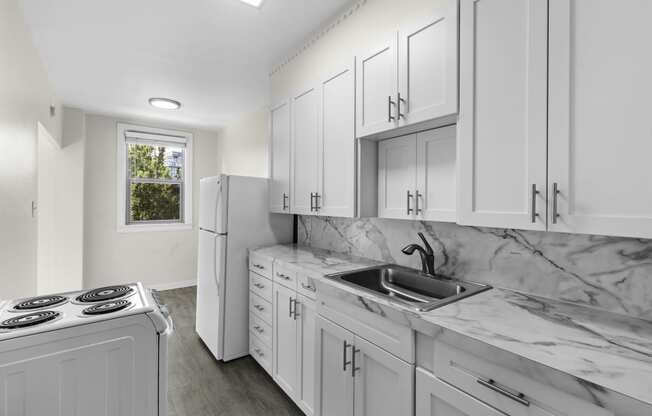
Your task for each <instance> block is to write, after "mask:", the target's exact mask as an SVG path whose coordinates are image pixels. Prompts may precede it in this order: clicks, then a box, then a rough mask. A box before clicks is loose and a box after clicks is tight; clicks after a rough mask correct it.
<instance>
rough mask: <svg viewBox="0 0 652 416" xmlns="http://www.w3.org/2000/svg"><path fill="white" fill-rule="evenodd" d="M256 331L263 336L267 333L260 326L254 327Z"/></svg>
mask: <svg viewBox="0 0 652 416" xmlns="http://www.w3.org/2000/svg"><path fill="white" fill-rule="evenodd" d="M254 329H255V330H256V332H258V333H259V334H262V333H263V332H265V330H264V329H263V328H261V327H260V326H258V325H256V326H255V327H254Z"/></svg>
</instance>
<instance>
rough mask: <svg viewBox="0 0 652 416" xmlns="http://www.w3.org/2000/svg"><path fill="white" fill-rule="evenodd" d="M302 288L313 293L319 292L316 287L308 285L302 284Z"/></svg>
mask: <svg viewBox="0 0 652 416" xmlns="http://www.w3.org/2000/svg"><path fill="white" fill-rule="evenodd" d="M301 287H302V288H304V289H306V290H309V291H311V292H316V291H317V289H315V287H314V286H311V285H307V284H305V283H301Z"/></svg>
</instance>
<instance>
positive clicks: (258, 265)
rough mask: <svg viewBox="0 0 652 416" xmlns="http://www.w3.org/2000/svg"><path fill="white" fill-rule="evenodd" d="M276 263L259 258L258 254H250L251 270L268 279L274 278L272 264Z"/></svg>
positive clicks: (265, 258)
mask: <svg viewBox="0 0 652 416" xmlns="http://www.w3.org/2000/svg"><path fill="white" fill-rule="evenodd" d="M273 263H274V262H273V261H272V260H271V259H268V258H267V257H263V256H258V255H256V253H251V254H249V270H251V271H254V272H256V273H258V274H259V275H261V276H265V277H266V278H268V279H271V278H272V269H273V267H272V264H273Z"/></svg>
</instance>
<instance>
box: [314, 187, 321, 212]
mask: <svg viewBox="0 0 652 416" xmlns="http://www.w3.org/2000/svg"><path fill="white" fill-rule="evenodd" d="M320 198H321V195H319V192H315V211H319V210H320V209H321V207H320V206H319V199H320Z"/></svg>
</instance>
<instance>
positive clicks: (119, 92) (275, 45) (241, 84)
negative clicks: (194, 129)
mask: <svg viewBox="0 0 652 416" xmlns="http://www.w3.org/2000/svg"><path fill="white" fill-rule="evenodd" d="M21 3H22V7H23V13H24V15H25V20H26V22H27V24H28V26H29V28H30V29H31V31H32V34H33V37H34V43H35V44H36V47H37V49H38V50H39V53H40V54H41V57H42V59H43V61H44V63H45V66H46V68H47V71H48V74H49V76H50V80H51V82H52V84H53V86H54V88H55V90H56V92H57V93H58V95H59V97H60V98H61V99H62V100H63V102H64V103H65V104H66V105H68V106H73V107H77V108H82V109H84V110H87V111H90V112H99V113H105V114H115V115H121V116H130V117H145V118H154V119H161V120H168V121H173V122H178V123H183V124H188V125H194V126H198V127H203V128H216V127H220V126H222V125H224V123H226V122H228V121H230V120H233V118H235V117H237V116H238V115H240V114H242V113H243V112H246V111H250V110H254V109H259V108H260V107H261V106H264V105H267V104H268V103H267V99H268V92H269V77H268V74H269V71H270V69H271V68H272V67H273V65H274V64H275V63H277V62H279V61H280V60H281V59H282V58H283V57H284V56H285V55H287V54H289V53H290V52H291V51H292V50H294V48H296V47H297V46H299V45H300V44H301V43H302V42H303V41H304V40H305V38H306V37H307V36H309V35H310V34H311V33H312V32H313V31H315V30H316V29H317V28H318V27H320V26H321V25H322V24H323V23H325V22H326V21H328V20H329V19H331V18H332V17H333V16H335V15H336V14H337V13H339V12H340V11H341V10H342V9H343V8H344V7H345V6H347V5H348V4H349V3H350V0H265V2H264V3H263V7H262V8H261V9H260V10H258V9H256V8H253V7H251V6H248V5H246V4H244V3H241V2H240V1H238V0H63V1H62V0H22V1H21ZM150 97H169V98H173V99H176V100H179V101H181V102H182V104H183V107H182V109H181V110H177V111H165V110H157V109H154V108H152V107H150V106H149V104H148V103H147V100H148V99H149V98H150Z"/></svg>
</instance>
